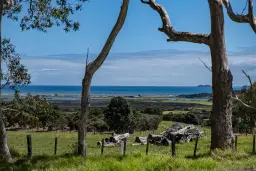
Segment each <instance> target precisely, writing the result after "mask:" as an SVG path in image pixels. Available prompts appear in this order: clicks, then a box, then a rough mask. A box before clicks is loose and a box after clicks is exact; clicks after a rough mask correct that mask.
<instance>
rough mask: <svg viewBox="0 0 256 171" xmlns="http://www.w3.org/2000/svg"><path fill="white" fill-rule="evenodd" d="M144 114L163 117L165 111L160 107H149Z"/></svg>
mask: <svg viewBox="0 0 256 171" xmlns="http://www.w3.org/2000/svg"><path fill="white" fill-rule="evenodd" d="M142 113H145V114H150V115H162V113H163V111H162V110H161V109H160V108H158V107H147V108H145V109H144V110H143V111H142Z"/></svg>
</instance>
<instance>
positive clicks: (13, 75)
mask: <svg viewBox="0 0 256 171" xmlns="http://www.w3.org/2000/svg"><path fill="white" fill-rule="evenodd" d="M1 46H2V60H3V62H4V63H5V68H6V71H4V72H2V80H3V82H4V84H2V85H1V89H2V88H4V87H5V86H8V87H10V88H15V87H16V86H17V85H22V86H26V85H28V84H29V83H30V74H28V70H27V69H26V68H25V66H24V65H22V64H21V63H20V56H19V55H18V54H17V53H16V52H15V47H14V46H13V45H12V44H11V42H10V39H3V40H2V42H1Z"/></svg>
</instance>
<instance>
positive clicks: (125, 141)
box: [123, 138, 127, 156]
mask: <svg viewBox="0 0 256 171" xmlns="http://www.w3.org/2000/svg"><path fill="white" fill-rule="evenodd" d="M126 144H127V138H125V139H124V150H123V156H125V153H126Z"/></svg>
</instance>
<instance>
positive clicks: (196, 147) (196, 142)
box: [194, 136, 199, 158]
mask: <svg viewBox="0 0 256 171" xmlns="http://www.w3.org/2000/svg"><path fill="white" fill-rule="evenodd" d="M198 138H199V136H197V137H196V144H195V148H194V158H196V150H197V143H198Z"/></svg>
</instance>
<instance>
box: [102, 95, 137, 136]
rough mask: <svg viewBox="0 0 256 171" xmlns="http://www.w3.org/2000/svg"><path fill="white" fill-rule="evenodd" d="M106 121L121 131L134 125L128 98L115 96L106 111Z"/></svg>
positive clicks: (112, 128) (113, 128) (114, 128)
mask: <svg viewBox="0 0 256 171" xmlns="http://www.w3.org/2000/svg"><path fill="white" fill-rule="evenodd" d="M104 115H105V121H106V123H107V124H108V126H109V128H110V129H111V130H114V131H117V132H120V131H122V130H127V129H128V128H129V127H130V126H131V125H132V118H133V116H132V112H131V110H130V106H129V104H128V102H127V100H126V99H125V98H123V97H114V98H112V99H111V101H110V103H109V105H108V106H107V108H106V109H105V111H104Z"/></svg>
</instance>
